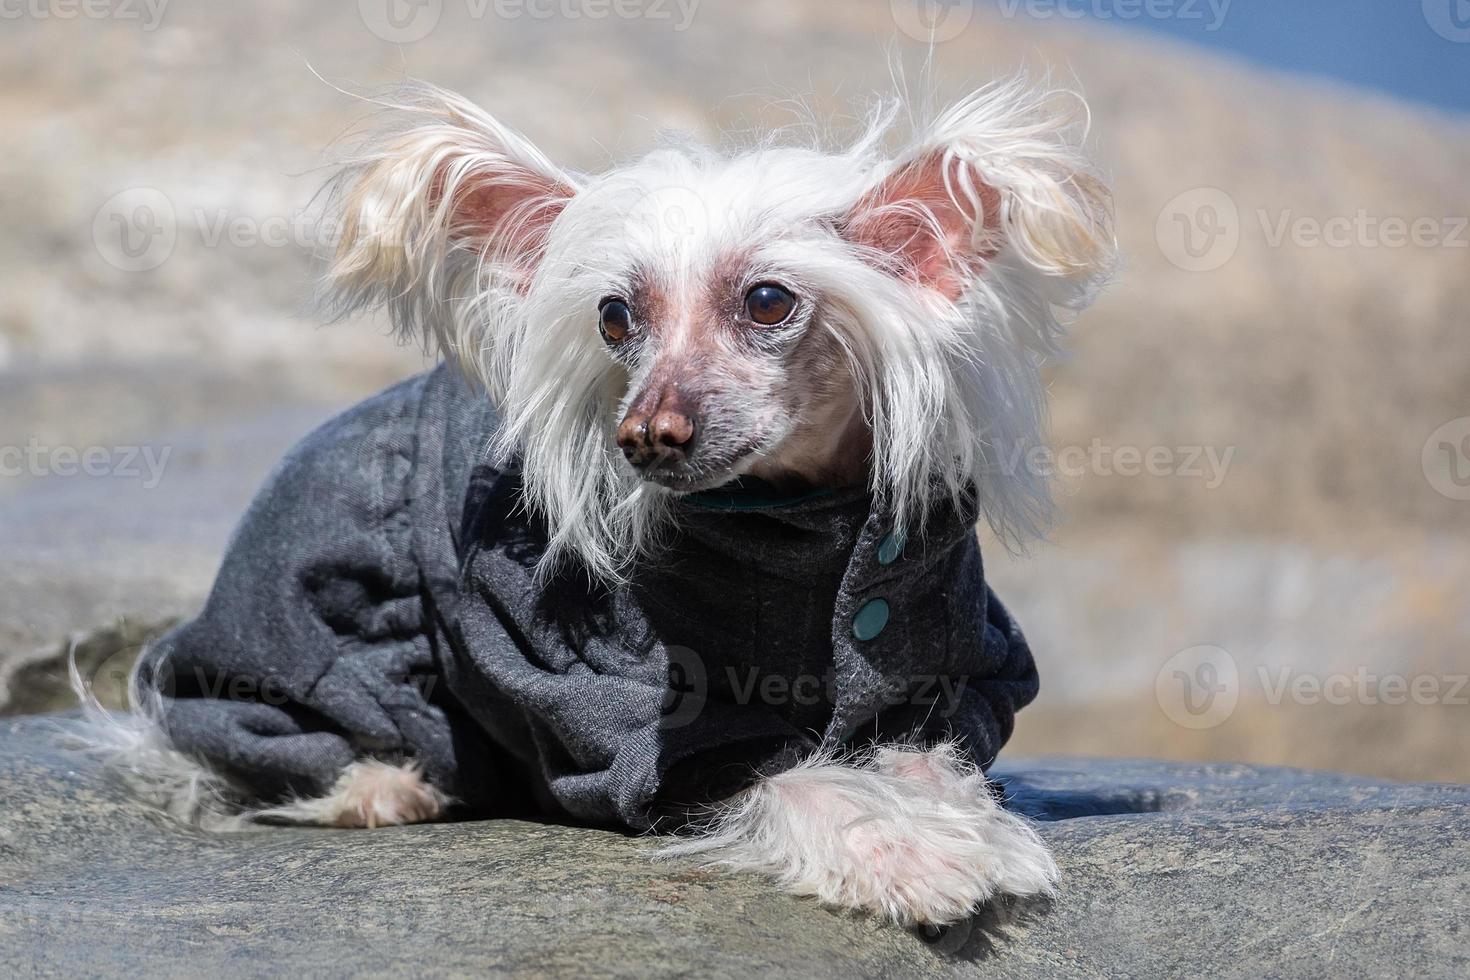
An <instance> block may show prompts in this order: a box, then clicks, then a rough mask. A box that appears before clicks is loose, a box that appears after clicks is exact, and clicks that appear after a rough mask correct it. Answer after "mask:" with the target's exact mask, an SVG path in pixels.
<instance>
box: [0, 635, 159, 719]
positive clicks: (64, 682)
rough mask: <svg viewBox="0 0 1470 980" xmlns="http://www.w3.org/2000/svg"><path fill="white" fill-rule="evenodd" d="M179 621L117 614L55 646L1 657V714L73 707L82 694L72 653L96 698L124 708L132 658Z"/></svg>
mask: <svg viewBox="0 0 1470 980" xmlns="http://www.w3.org/2000/svg"><path fill="white" fill-rule="evenodd" d="M177 622H178V619H176V618H173V617H168V618H165V619H162V620H158V621H148V620H143V621H139V620H136V619H118V620H117V622H116V623H114V624H113V625H111V626H104V627H102V628H101V629H95V630H91V631H90V632H80V633H77V634H75V635H73V636H71V637H70V638H68V639H67V640H66V641H64V642H62V643H58V644H56V645H54V646H51V647H42V648H40V649H38V650H35V651H32V652H31V653H28V654H24V655H18V656H13V657H11V658H9V659H8V660H6V659H0V717H4V716H6V715H31V714H41V713H44V712H47V711H61V710H63V709H65V708H71V707H74V706H75V705H76V703H77V698H76V695H75V694H74V693H72V689H71V681H70V677H69V671H68V667H67V664H68V662H69V661H70V660H72V659H73V658H74V659H75V661H76V665H77V670H78V671H79V672H80V673H81V675H82V677H84V678H85V679H86V681H87V686H88V687H89V688H90V689H91V691H92V693H93V694H95V695H96V696H97V700H99V701H100V702H102V704H104V705H106V706H107V707H109V708H122V707H125V706H126V705H127V689H128V678H129V677H130V676H131V674H132V669H133V661H135V660H137V659H138V654H139V653H140V652H142V649H143V647H144V646H145V645H147V644H148V643H149V642H151V641H152V640H154V639H156V638H157V637H159V636H162V635H163V634H164V633H165V632H166V631H167V630H168V629H169V628H170V627H171V626H173V625H174V624H175V623H177Z"/></svg>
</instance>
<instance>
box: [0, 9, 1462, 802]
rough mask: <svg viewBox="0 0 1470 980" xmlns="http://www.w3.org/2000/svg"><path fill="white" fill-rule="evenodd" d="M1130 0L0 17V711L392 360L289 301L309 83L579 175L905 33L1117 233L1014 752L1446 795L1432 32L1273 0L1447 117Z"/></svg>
mask: <svg viewBox="0 0 1470 980" xmlns="http://www.w3.org/2000/svg"><path fill="white" fill-rule="evenodd" d="M1248 3H1249V4H1251V5H1252V6H1253V7H1254V10H1255V14H1254V15H1250V14H1248V13H1247V12H1246V10H1245V8H1246V7H1247V5H1248ZM1102 6H1106V5H1102ZM1122 6H1123V5H1121V4H1120V5H1119V7H1120V9H1121V8H1122ZM1133 6H1140V5H1133ZM1149 6H1150V9H1153V10H1156V11H1164V12H1165V14H1163V15H1148V16H1150V17H1152V18H1153V19H1154V20H1156V21H1159V22H1158V23H1154V24H1151V25H1149V24H1145V25H1134V24H1128V23H1123V22H1122V21H1121V20H1119V19H1118V18H1108V17H1097V16H1089V17H1079V16H1074V15H1072V14H1071V13H1069V11H1077V10H1084V11H1085V10H1088V9H1094V8H1097V9H1100V5H1099V4H1091V5H1089V4H1086V3H1072V4H1068V3H1048V2H1042V0H995V2H978V3H968V2H964V0H952V2H949V3H937V4H936V3H933V2H932V0H893V2H887V0H861V2H851V0H849V2H843V3H835V2H826V3H821V2H817V0H805V2H792V0H742V2H739V3H736V2H729V0H683V2H682V3H681V2H679V0H605V2H603V0H523V2H518V0H361V2H339V0H333V2H327V3H319V4H310V5H308V4H299V3H287V2H284V0H252V2H249V3H226V2H223V0H218V2H203V0H193V2H189V3H184V2H180V0H174V2H171V3H170V2H168V0H151V2H149V0H129V2H122V0H117V2H107V0H98V2H97V3H96V4H92V5H81V4H78V5H67V4H61V3H45V2H41V3H33V4H28V5H17V6H15V7H14V8H6V10H7V12H6V14H5V19H4V21H3V23H0V50H3V53H4V57H3V58H0V81H3V86H0V134H3V135H0V141H3V144H0V145H3V148H4V151H5V152H4V153H0V188H3V190H0V218H3V230H0V705H3V707H0V711H10V712H17V711H26V710H40V709H45V708H50V707H55V706H59V705H61V704H63V703H64V702H65V700H66V695H65V693H64V688H63V687H62V686H61V685H60V676H59V673H58V670H59V668H58V662H59V654H60V653H62V652H63V651H65V650H66V649H67V648H68V647H69V646H70V645H71V644H72V642H73V641H80V643H81V645H80V647H79V651H80V659H81V660H82V662H83V665H84V669H85V670H86V671H87V672H89V673H91V674H95V675H96V676H98V677H99V678H101V679H103V680H104V681H106V680H107V679H109V678H110V679H113V680H115V679H116V678H117V677H120V676H121V675H122V674H123V673H124V672H125V667H126V664H127V662H128V660H129V659H130V657H131V655H132V654H133V652H135V650H136V648H137V645H138V643H140V642H142V641H143V640H144V639H146V637H147V636H148V635H149V634H150V632H151V631H153V630H156V629H157V628H160V627H161V626H163V625H165V624H167V623H168V622H170V621H172V620H173V619H175V618H177V617H179V616H183V615H187V614H188V613H189V612H190V611H191V610H192V609H194V608H195V607H197V605H198V604H199V602H200V601H201V600H202V597H203V595H204V594H205V591H206V590H207V588H208V586H209V583H210V579H211V576H212V574H213V571H214V568H215V565H216V563H217V561H218V559H219V556H220V553H221V551H222V549H223V547H224V545H225V542H226V540H227V537H228V534H229V530H230V527H231V525H232V523H233V521H234V519H235V517H236V516H237V515H238V514H239V512H240V510H241V509H242V508H243V507H244V505H245V503H246V502H247V501H248V499H249V497H250V495H251V493H252V491H253V489H254V487H255V486H256V485H257V484H258V482H259V481H260V480H261V479H262V478H263V476H264V475H265V473H266V472H267V471H268V469H269V467H270V466H271V464H272V462H273V461H274V460H275V459H276V458H277V457H278V456H279V455H280V453H281V452H282V451H284V450H285V449H286V448H287V447H288V446H289V445H290V444H291V443H292V442H294V441H295V440H296V439H297V438H298V437H299V436H301V435H302V434H304V433H305V432H306V431H307V430H309V429H310V428H311V427H312V426H313V425H315V424H316V423H317V422H319V421H321V420H322V419H324V418H326V417H327V416H329V415H330V414H331V413H333V412H334V411H336V410H337V409H339V408H341V407H343V406H346V405H348V404H350V403H351V402H353V401H355V400H356V399H358V398H360V397H361V396H363V395H366V394H368V393H370V392H372V391H374V390H376V389H377V388H379V387H381V386H382V385H384V384H385V383H387V382H388V381H390V380H392V379H394V378H396V377H399V376H402V375H404V374H407V373H410V372H412V371H415V370H418V369H419V368H420V367H421V366H422V365H423V364H424V363H425V361H424V358H423V356H422V355H421V354H420V353H419V352H417V351H415V350H412V349H405V348H402V347H400V346H398V345H397V344H396V343H395V342H394V341H393V340H392V339H391V338H390V337H389V336H388V335H387V332H386V330H385V327H384V325H383V324H382V323H381V322H347V323H340V324H334V325H330V326H323V325H320V324H319V323H318V321H317V320H316V319H315V318H314V317H313V316H312V315H311V314H309V313H305V312H303V311H304V310H306V309H307V308H308V299H309V297H310V292H311V281H312V275H313V266H312V263H311V258H310V256H311V252H312V248H313V246H314V245H315V244H316V243H315V241H314V238H315V235H316V232H315V231H314V225H313V222H312V220H311V218H312V212H311V204H312V198H313V194H314V192H315V191H316V189H317V188H318V187H319V186H320V184H321V183H322V181H323V179H324V178H325V175H326V172H325V171H324V170H323V163H324V161H325V160H326V159H327V156H326V151H327V149H328V147H329V146H330V144H331V142H332V141H333V139H334V138H335V137H336V136H337V135H338V134H340V133H341V132H342V131H344V130H345V129H347V128H348V127H350V125H351V124H352V123H353V122H354V121H355V120H356V119H358V118H360V117H361V116H362V114H363V111H364V109H363V106H362V104H361V103H360V102H357V101H355V100H354V99H353V98H352V97H350V96H349V95H347V94H344V93H343V92H342V91H339V90H338V87H339V86H340V87H342V88H346V89H350V90H353V91H360V90H363V89H366V88H372V87H374V86H378V85H381V84H385V83H391V82H393V81H395V80H398V79H401V78H402V77H404V76H405V75H412V76H415V77H420V78H425V79H428V80H430V81H433V82H436V83H438V84H441V85H444V86H447V87H451V88H454V89H457V90H460V91H462V92H464V93H465V94H466V95H468V96H469V97H471V98H473V99H475V100H476V101H478V102H480V103H481V104H483V105H484V106H486V107H487V108H488V109H490V110H491V111H492V112H494V113H495V114H497V115H498V116H500V117H501V118H502V119H504V120H505V121H507V122H508V123H510V124H512V125H513V126H515V127H517V128H519V129H521V130H523V131H524V132H526V133H527V134H528V135H530V136H531V137H532V138H533V139H534V140H536V141H537V142H539V143H540V144H541V145H542V146H543V147H544V148H545V149H547V150H548V151H549V152H550V153H551V154H553V155H554V156H556V157H557V158H558V159H560V160H562V161H565V162H567V163H568V164H569V165H572V166H574V167H577V168H581V169H588V170H596V169H599V168H602V167H604V166H607V165H609V164H610V163H613V162H616V161H618V160H621V159H625V158H626V157H628V156H629V155H632V154H636V153H638V152H639V151H640V150H642V149H644V148H646V147H647V146H649V144H650V143H651V141H652V140H654V139H655V138H656V137H657V135H658V134H659V133H660V132H661V131H664V130H668V129H677V130H684V131H690V132H693V133H695V134H697V135H699V136H701V137H705V138H709V139H719V138H722V136H724V135H727V134H728V135H732V136H733V138H735V139H737V140H738V138H739V134H740V133H742V132H750V131H752V130H756V129H760V128H763V127H766V126H770V125H775V124H788V123H792V122H799V121H801V119H802V118H803V115H802V113H801V112H799V111H796V110H795V109H794V106H795V105H796V103H798V102H799V103H800V105H803V106H806V107H809V108H810V110H811V112H812V114H813V115H814V116H815V118H818V119H824V120H827V119H830V120H833V123H832V129H833V130H834V131H835V132H836V133H837V134H838V135H840V133H841V131H842V130H843V128H844V127H845V126H848V125H850V124H851V123H852V122H853V120H854V119H855V118H856V116H857V114H858V112H859V110H860V103H861V100H862V99H864V98H866V97H869V96H871V95H873V94H874V93H882V92H885V91H888V90H891V88H892V78H893V75H894V65H895V64H896V63H897V64H902V65H904V66H905V73H906V74H907V75H908V78H909V81H910V84H914V83H915V82H916V81H917V80H919V79H920V78H921V76H922V75H923V73H924V64H925V61H926V58H927V57H928V55H927V50H926V45H925V44H923V43H920V41H919V40H918V38H922V37H925V36H927V35H928V34H930V33H931V32H932V34H933V36H934V38H935V40H936V41H937V43H936V44H935V45H934V46H933V51H932V60H931V63H930V68H931V69H932V75H933V78H934V79H936V82H935V87H936V89H937V91H938V93H939V95H940V97H941V98H948V97H953V96H958V95H960V94H963V93H965V92H967V91H968V90H969V89H971V88H973V87H975V86H977V85H979V84H981V83H983V82H985V81H987V80H990V79H992V78H995V77H998V76H1002V75H1006V74H1009V73H1011V72H1013V71H1015V70H1017V69H1019V68H1023V67H1024V68H1028V69H1029V70H1031V71H1032V72H1033V74H1037V75H1040V74H1043V73H1045V72H1046V71H1048V70H1049V71H1050V72H1051V74H1052V76H1053V78H1054V79H1055V80H1056V81H1058V82H1060V83H1064V84H1067V85H1070V86H1075V87H1077V88H1078V89H1080V90H1081V91H1082V92H1084V93H1085V94H1086V96H1087V97H1088V99H1089V100H1090V103H1091V106H1092V111H1093V120H1094V127H1093V129H1094V137H1093V143H1094V147H1095V152H1096V154H1097V157H1098V159H1099V160H1100V161H1101V162H1102V165H1103V167H1104V169H1105V170H1106V171H1107V172H1108V173H1109V174H1110V175H1111V177H1112V179H1113V182H1114V186H1115V189H1116V199H1117V211H1118V217H1119V221H1118V227H1119V234H1120V239H1121V244H1122V247H1123V251H1124V256H1125V260H1124V265H1123V268H1122V271H1121V276H1120V281H1119V283H1118V285H1117V287H1116V288H1115V289H1113V290H1112V291H1111V292H1110V293H1109V294H1108V295H1107V296H1106V297H1105V298H1104V299H1103V300H1102V302H1101V303H1100V304H1099V305H1098V306H1097V307H1096V308H1095V309H1094V311H1092V312H1091V313H1089V314H1088V315H1087V316H1086V317H1085V318H1084V319H1083V320H1082V322H1081V323H1079V324H1078V327H1077V329H1076V331H1075V335H1074V339H1073V343H1072V355H1071V357H1070V358H1069V359H1068V360H1067V361H1065V362H1064V363H1062V364H1060V365H1059V366H1058V367H1057V368H1056V369H1055V371H1054V374H1053V386H1052V391H1053V397H1054V427H1053V428H1054V431H1053V436H1054V440H1053V441H1054V445H1055V446H1056V448H1057V456H1056V458H1055V463H1056V465H1057V467H1058V469H1059V470H1060V471H1061V487H1062V494H1061V503H1062V508H1063V513H1064V517H1065V519H1064V521H1063V523H1062V524H1061V526H1060V527H1059V528H1058V529H1057V531H1056V533H1055V534H1054V535H1053V536H1052V539H1051V540H1050V541H1049V542H1047V543H1045V544H1043V545H1039V546H1038V547H1037V548H1035V549H1034V551H1033V553H1032V554H1030V555H1028V556H1025V557H1024V558H1012V557H1008V556H1006V555H1004V554H1003V553H1002V551H1001V550H1000V549H999V548H998V547H994V546H992V547H991V548H990V549H989V550H988V552H987V555H988V557H989V561H990V564H991V575H992V577H993V579H994V582H995V585H996V587H997V589H998V590H999V591H1000V592H1001V593H1002V595H1004V596H1005V597H1006V598H1007V601H1008V602H1009V603H1010V605H1011V606H1012V607H1013V609H1014V610H1015V611H1016V612H1017V614H1018V615H1019V616H1020V618H1021V621H1022V622H1023V623H1024V624H1025V626H1026V628H1027V630H1028V632H1029V634H1030V636H1031V638H1032V641H1033V644H1034V646H1035V647H1036V650H1037V654H1038V660H1039V662H1040V664H1041V669H1042V672H1043V693H1042V696H1041V698H1040V700H1039V701H1038V702H1037V703H1036V704H1035V705H1033V706H1032V707H1031V708H1028V709H1027V710H1026V711H1025V712H1023V713H1022V715H1021V718H1020V722H1019V727H1018V733H1017V738H1016V740H1015V743H1014V748H1013V751H1018V752H1021V751H1024V752H1033V753H1034V752H1052V751H1056V752H1067V753H1072V754H1092V755H1146V756H1162V757H1171V758H1181V759H1235V760H1243V761H1254V762H1274V763H1288V764H1294V765H1303V766H1314V767H1327V768H1337V769H1344V770H1352V771H1358V772H1365V773H1370V774H1374V775H1381V776H1390V777H1398V778H1425V779H1445V780H1459V781H1470V684H1467V683H1466V676H1467V674H1470V584H1467V583H1470V337H1467V325H1470V324H1467V320H1470V314H1467V310H1470V229H1467V227H1466V224H1467V217H1466V216H1467V214H1470V126H1467V123H1466V117H1465V116H1464V115H1463V114H1461V112H1462V110H1463V107H1459V108H1457V107H1456V106H1455V105H1454V104H1453V103H1454V97H1453V94H1452V93H1453V92H1455V91H1463V92H1467V93H1470V43H1467V42H1470V27H1467V28H1466V29H1464V30H1462V29H1461V28H1460V26H1459V23H1460V22H1459V21H1457V20H1455V19H1453V17H1452V16H1451V12H1452V6H1451V4H1450V3H1448V2H1447V3H1446V4H1444V5H1443V7H1444V11H1443V16H1440V14H1441V11H1440V10H1439V7H1438V6H1437V5H1436V4H1435V3H1434V2H1432V0H1431V2H1426V3H1424V4H1423V5H1422V6H1423V9H1422V10H1421V9H1420V8H1421V5H1420V4H1419V3H1405V4H1399V5H1389V6H1395V7H1396V10H1395V12H1394V13H1393V14H1392V16H1395V17H1398V18H1400V22H1399V23H1400V25H1401V26H1402V25H1405V24H1410V25H1411V26H1407V27H1404V29H1403V30H1401V31H1399V32H1397V33H1393V34H1391V35H1390V33H1389V32H1385V31H1379V30H1376V29H1374V28H1373V27H1372V26H1371V25H1370V24H1368V23H1364V24H1362V25H1358V26H1357V27H1356V28H1354V26H1353V24H1352V23H1351V20H1350V17H1351V15H1352V10H1353V9H1354V8H1359V7H1362V5H1361V4H1358V3H1350V4H1345V5H1327V4H1322V3H1315V2H1314V3H1310V4H1302V5H1300V6H1302V7H1304V8H1312V9H1315V10H1317V11H1318V16H1319V18H1322V20H1321V21H1320V25H1319V26H1321V29H1322V31H1323V32H1324V33H1325V32H1328V30H1329V28H1330V30H1331V32H1332V33H1333V34H1334V36H1336V37H1339V39H1340V38H1341V36H1342V35H1343V33H1344V32H1345V31H1346V32H1348V37H1349V39H1351V38H1353V37H1356V38H1357V43H1359V44H1361V46H1362V48H1363V55H1362V57H1363V58H1364V60H1365V61H1371V60H1373V59H1375V58H1378V59H1382V58H1401V59H1409V58H1421V59H1429V58H1437V59H1440V61H1439V62H1436V64H1439V63H1443V64H1444V65H1445V66H1446V71H1445V72H1444V73H1442V74H1443V86H1444V90H1443V92H1441V93H1440V94H1444V95H1446V98H1445V99H1441V100H1432V99H1428V97H1425V98H1424V99H1423V100H1421V101H1420V102H1418V103H1414V102H1410V101H1408V100H1397V99H1395V98H1393V97H1391V96H1388V95H1378V94H1371V93H1370V92H1369V90H1367V89H1363V88H1348V87H1345V86H1338V85H1335V84H1333V83H1331V82H1328V81H1325V80H1321V79H1308V78H1305V77H1302V76H1298V75H1287V74H1283V73H1279V72H1277V71H1274V70H1272V69H1269V68H1264V67H1260V66H1258V65H1255V64H1252V63H1249V62H1246V61H1244V60H1237V59H1235V58H1233V57H1230V56H1228V55H1221V54H1215V53H1210V52H1209V51H1208V50H1207V49H1206V48H1205V47H1204V46H1202V45H1198V44H1195V43H1193V42H1194V41H1205V40H1208V39H1209V38H1208V37H1207V36H1206V35H1207V34H1208V32H1209V31H1211V30H1212V29H1211V28H1210V26H1209V25H1210V24H1211V23H1213V22H1215V20H1216V16H1217V15H1220V16H1221V17H1222V18H1223V19H1222V20H1221V21H1220V23H1219V24H1218V25H1217V28H1218V29H1219V30H1220V31H1221V32H1222V36H1224V32H1227V31H1228V29H1229V26H1230V24H1231V20H1230V18H1232V17H1235V18H1240V19H1241V21H1242V22H1245V23H1254V21H1250V20H1248V17H1249V16H1259V14H1260V11H1261V9H1262V3H1261V2H1260V0H1237V3H1236V8H1237V9H1235V10H1234V11H1232V10H1231V9H1230V7H1231V5H1230V4H1229V3H1223V2H1222V0H1217V2H1216V3H1214V4H1209V3H1204V2H1199V3H1194V2H1185V0H1180V2H1178V3H1162V4H1156V5H1149ZM1278 6H1279V5H1278ZM1222 7H1223V8H1224V9H1223V12H1222ZM1129 9H1131V7H1130V8H1129ZM1191 12H1192V13H1191ZM1381 12H1382V8H1380V13H1381ZM1298 13H1299V12H1298ZM1186 15H1188V16H1186ZM1196 17H1197V22H1196ZM1344 18H1347V22H1346V23H1344ZM1110 20H1111V21H1114V22H1108V21H1110ZM1329 21H1330V23H1329ZM1136 26H1144V27H1155V28H1166V29H1160V30H1137V29H1134V27H1136ZM1309 26H1310V25H1309ZM1353 30H1356V31H1357V32H1358V33H1357V34H1356V35H1353V34H1352V33H1351V32H1352V31H1353ZM1414 32H1420V33H1419V34H1417V35H1416V34H1415V33H1414ZM1169 34H1173V35H1177V37H1174V38H1171V37H1168V36H1166V35H1169ZM1190 35H1197V36H1190ZM1405 37H1407V38H1409V41H1405V40H1404V39H1405ZM1301 44H1302V45H1303V46H1304V48H1310V47H1311V46H1312V37H1311V36H1310V35H1308V36H1306V37H1303V38H1302V39H1301ZM1406 44H1407V45H1408V46H1407V49H1405V48H1404V46H1405V45H1406ZM1313 50H1315V49H1313ZM1456 71H1458V74H1456V73H1455V72H1456ZM1431 74H1434V73H1431ZM1435 77H1439V76H1438V75H1435ZM1431 94H1433V93H1432V92H1431ZM1429 101H1440V102H1441V103H1448V104H1442V105H1441V106H1439V107H1432V106H1430V105H1428V104H1427V103H1428V102H1429Z"/></svg>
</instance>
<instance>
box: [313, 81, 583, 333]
mask: <svg viewBox="0 0 1470 980" xmlns="http://www.w3.org/2000/svg"><path fill="white" fill-rule="evenodd" d="M385 116H386V120H387V125H386V126H385V128H383V129H380V130H377V131H375V132H374V133H373V134H372V135H370V136H368V137H367V138H366V139H365V140H364V141H363V144H362V147H361V151H360V152H359V153H356V154H354V157H353V159H352V160H351V162H349V163H348V165H347V166H346V167H345V168H344V169H343V171H342V172H341V173H340V174H339V175H338V176H337V178H336V179H335V181H334V182H333V185H332V188H331V195H330V203H329V206H328V220H329V222H330V223H331V225H332V226H333V227H332V230H333V232H334V237H335V239H336V245H335V249H334V251H333V255H332V258H331V262H330V266H329V268H328V270H327V274H326V281H325V289H326V300H327V305H328V307H329V308H330V309H331V310H332V312H334V313H336V314H338V315H341V314H345V313H348V312H351V311H354V310H360V309H371V308H376V307H379V306H386V307H387V308H388V310H389V312H390V315H391V316H392V319H393V323H394V326H395V327H396V328H397V329H398V330H399V331H401V332H402V333H404V334H406V335H414V334H417V333H419V332H420V331H423V332H424V333H425V335H426V337H425V339H426V340H429V339H433V338H437V340H438V342H439V343H440V344H441V345H442V346H443V347H444V348H446V352H447V353H450V354H451V355H461V354H464V353H470V354H473V353H474V352H475V351H476V350H477V349H478V347H479V346H481V345H483V343H484V342H485V341H486V340H487V338H484V337H477V336H473V335H472V334H474V333H475V332H477V330H478V329H482V328H483V326H484V323H483V318H475V317H466V316H465V308H466V307H467V306H469V307H474V306H477V305H478V306H480V307H481V308H482V312H483V310H485V309H491V308H496V307H499V306H502V305H503V301H504V299H506V298H507V297H514V296H516V295H521V294H524V293H525V292H526V290H527V288H528V286H529V283H530V281H531V278H532V276H533V275H534V274H535V270H536V266H537V263H538V262H539V261H540V259H541V256H542V254H543V252H544V250H545V247H546V241H547V237H548V235H549V233H550V230H551V226H552V223H553V222H554V221H555V220H556V218H557V216H558V215H560V214H561V212H562V209H563V208H564V207H565V206H566V204H567V202H568V201H569V200H571V198H572V196H573V195H574V194H575V193H576V191H577V180H576V178H574V177H573V176H572V175H570V174H569V173H567V172H565V171H563V170H562V169H561V168H559V167H557V166H556V165H555V164H554V163H552V162H551V161H550V160H549V159H547V157H546V156H545V155H544V154H543V153H542V152H541V151H540V150H538V149H537V148H536V147H535V146H534V145H532V144H531V143H530V142H529V141H528V140H526V139H525V138H524V137H523V136H521V135H520V134H518V133H516V132H514V131H512V130H511V129H509V128H507V127H505V126H503V125H502V124H501V123H499V122H497V121H496V120H495V119H493V118H491V117H490V116H489V115H487V114H486V113H484V112H482V111H481V110H480V109H479V108H477V107H476V106H474V105H472V104H471V103H469V102H467V101H466V100H464V99H462V98H460V97H459V96H456V95H454V94H453V93H450V92H446V91H444V90H442V89H438V88H435V87H433V86H429V85H423V84H417V85H414V86H412V87H411V88H408V89H406V90H405V91H403V92H402V93H400V94H398V95H397V96H396V97H395V98H393V99H392V100H391V102H390V103H389V105H388V107H387V112H386V114H385ZM477 319H478V320H480V321H481V322H480V323H478V324H477V323H471V322H467V320H477Z"/></svg>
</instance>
